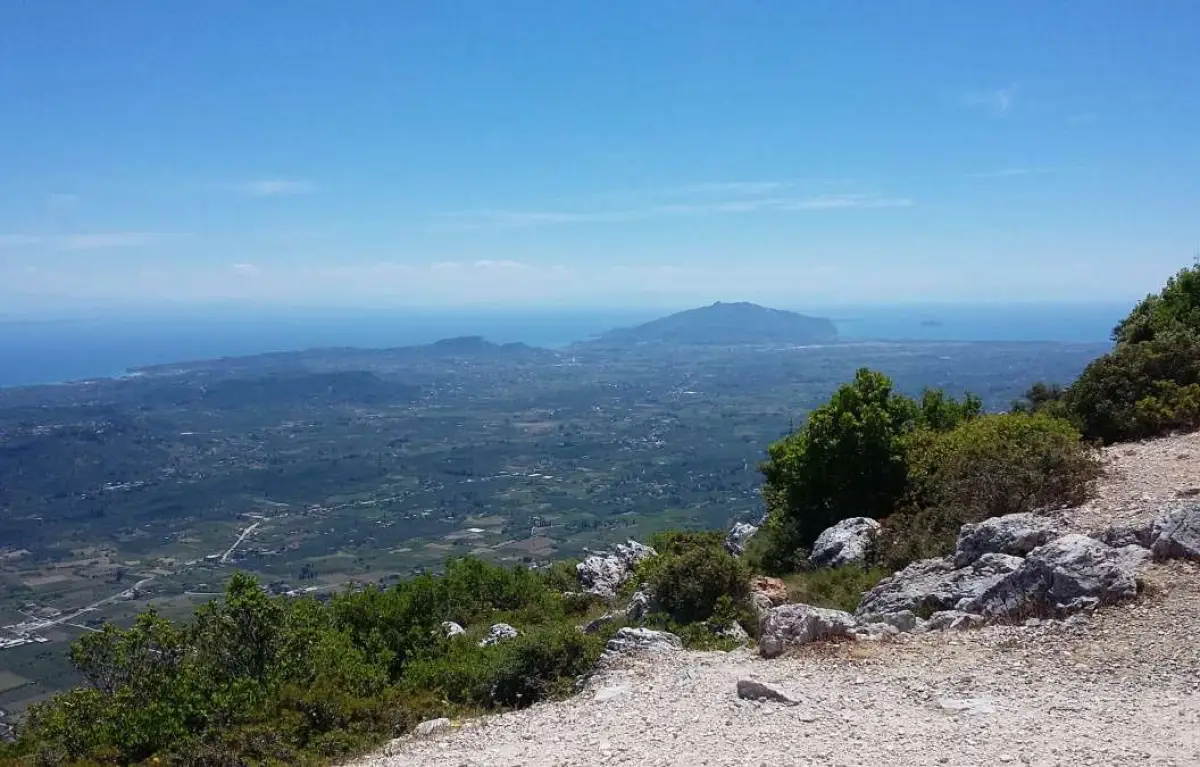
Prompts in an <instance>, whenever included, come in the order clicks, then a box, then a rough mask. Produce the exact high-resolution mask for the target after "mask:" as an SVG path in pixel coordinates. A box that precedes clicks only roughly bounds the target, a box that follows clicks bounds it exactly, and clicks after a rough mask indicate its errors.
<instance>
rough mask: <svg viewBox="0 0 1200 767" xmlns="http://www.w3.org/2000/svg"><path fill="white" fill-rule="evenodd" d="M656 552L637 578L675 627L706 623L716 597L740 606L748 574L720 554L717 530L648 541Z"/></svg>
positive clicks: (668, 534) (664, 535) (673, 534)
mask: <svg viewBox="0 0 1200 767" xmlns="http://www.w3.org/2000/svg"><path fill="white" fill-rule="evenodd" d="M651 544H652V545H653V546H654V549H655V551H657V552H658V554H657V555H656V556H654V557H650V558H649V559H647V560H644V561H643V563H642V564H641V565H640V566H639V571H638V578H637V579H635V580H644V581H646V582H647V583H649V584H650V588H651V590H652V591H653V593H654V598H655V599H656V600H658V603H659V605H661V606H662V608H663V610H664V611H665V612H666V613H667V614H668V615H670V616H671V618H672V619H673V620H675V621H676V622H678V623H685V624H686V623H694V622H698V621H704V620H708V618H710V617H711V616H712V615H713V612H714V610H715V609H716V607H717V605H718V603H719V601H720V600H721V599H722V597H727V598H729V599H730V600H732V602H733V603H734V604H735V605H736V604H741V603H744V602H745V600H746V597H747V596H748V595H749V593H750V572H749V570H748V569H747V568H746V566H745V564H743V563H742V562H741V561H740V560H739V559H737V558H736V557H734V556H732V555H730V553H729V552H728V551H726V550H725V546H724V536H723V535H722V534H721V533H720V532H719V531H707V532H700V533H693V532H682V531H670V532H665V533H659V534H657V535H655V536H654V537H652V538H651Z"/></svg>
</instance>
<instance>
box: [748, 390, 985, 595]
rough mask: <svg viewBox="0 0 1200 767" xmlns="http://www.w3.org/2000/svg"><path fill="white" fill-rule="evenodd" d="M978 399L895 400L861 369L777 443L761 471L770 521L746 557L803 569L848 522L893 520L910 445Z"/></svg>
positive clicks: (951, 422)
mask: <svg viewBox="0 0 1200 767" xmlns="http://www.w3.org/2000/svg"><path fill="white" fill-rule="evenodd" d="M981 409H982V403H981V401H980V400H979V398H978V397H973V396H970V395H968V396H967V397H965V398H964V399H963V400H962V401H961V402H960V401H957V400H955V399H954V398H952V397H948V396H946V395H945V394H944V393H943V392H941V391H938V390H926V391H925V392H924V393H923V394H922V396H921V400H920V402H916V401H914V400H913V399H911V398H909V397H905V396H903V395H901V394H897V393H896V392H895V391H894V390H893V387H892V382H891V380H890V379H889V378H888V377H887V376H885V375H883V374H882V373H878V372H874V371H871V370H867V369H862V370H859V371H858V373H857V374H856V375H855V378H854V381H853V382H852V383H849V384H845V385H843V386H841V387H840V388H838V390H837V391H836V392H834V394H833V396H832V397H831V398H830V400H829V402H827V403H826V404H824V405H821V406H820V407H818V408H816V409H815V410H813V411H812V413H811V414H809V417H808V421H807V422H806V423H805V424H804V426H802V427H801V428H800V429H799V430H798V431H796V432H795V433H794V434H792V435H790V436H788V437H785V438H784V439H782V440H780V441H778V442H775V443H774V444H772V445H771V446H770V448H769V449H768V458H767V460H766V461H765V462H764V463H763V464H762V466H761V470H762V473H763V476H764V478H765V481H764V483H763V499H764V501H765V503H766V507H767V521H766V524H765V525H764V530H762V531H761V532H760V533H759V535H758V536H756V538H755V540H754V541H753V542H752V545H751V556H752V558H753V559H754V560H756V563H757V564H758V565H760V566H761V567H762V568H763V569H766V570H768V571H776V572H783V571H789V570H795V569H800V568H801V567H802V566H803V561H802V560H803V558H804V556H805V554H806V549H807V548H808V547H809V546H811V545H812V542H813V541H814V540H816V537H817V536H818V535H820V534H821V532H822V531H823V530H824V529H825V528H827V527H829V526H830V525H833V524H836V523H837V522H839V521H840V520H843V519H846V518H848V517H859V516H862V517H873V518H880V517H885V516H887V515H888V514H890V513H891V512H892V511H893V510H894V509H895V507H896V504H897V503H898V502H899V501H900V500H901V499H902V498H903V497H904V495H905V494H906V493H907V491H908V485H909V477H908V473H909V469H908V452H909V442H910V440H912V439H913V438H914V435H916V434H918V433H920V432H923V431H929V432H934V431H938V430H945V429H951V428H953V427H954V426H955V425H957V424H959V423H961V422H963V421H965V420H970V419H972V418H974V417H975V416H977V415H978V414H979V412H980V410H981Z"/></svg>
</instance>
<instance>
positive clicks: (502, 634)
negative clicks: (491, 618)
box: [479, 623, 521, 647]
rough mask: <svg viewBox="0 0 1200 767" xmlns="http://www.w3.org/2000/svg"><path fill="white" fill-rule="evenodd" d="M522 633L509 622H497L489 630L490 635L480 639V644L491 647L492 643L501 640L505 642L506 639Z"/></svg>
mask: <svg viewBox="0 0 1200 767" xmlns="http://www.w3.org/2000/svg"><path fill="white" fill-rule="evenodd" d="M520 635H521V632H519V631H517V630H516V629H515V628H513V627H512V626H510V625H508V624H507V623H496V624H494V625H493V626H492V628H491V629H490V630H489V631H488V635H487V636H485V637H484V638H483V639H481V640H479V646H480V647H489V646H491V645H494V644H498V643H499V642H503V641H505V640H506V639H513V638H515V637H518V636H520Z"/></svg>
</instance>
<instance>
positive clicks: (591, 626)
mask: <svg viewBox="0 0 1200 767" xmlns="http://www.w3.org/2000/svg"><path fill="white" fill-rule="evenodd" d="M616 619H617V616H615V615H613V614H612V613H604V615H601V616H599V617H598V618H593V619H592V620H590V621H588V622H587V623H585V624H583V625H582V626H577V627H576V628H578V629H579V632H580V633H581V634H598V633H600V629H602V628H604V627H605V626H607V625H608V624H610V623H612V622H613V621H615V620H616Z"/></svg>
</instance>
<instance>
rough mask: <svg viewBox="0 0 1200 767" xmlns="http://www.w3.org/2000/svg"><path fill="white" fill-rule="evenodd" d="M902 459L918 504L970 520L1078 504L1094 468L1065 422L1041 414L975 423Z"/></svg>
mask: <svg viewBox="0 0 1200 767" xmlns="http://www.w3.org/2000/svg"><path fill="white" fill-rule="evenodd" d="M910 460H911V467H912V483H913V487H912V493H913V496H914V497H915V498H916V499H918V501H919V502H920V505H921V506H922V507H930V506H933V507H946V508H961V509H965V510H967V512H968V513H969V514H970V515H972V516H974V517H976V518H978V519H984V518H986V517H998V516H1002V515H1004V514H1016V513H1019V512H1027V511H1036V510H1038V509H1044V508H1062V507H1066V506H1076V505H1079V504H1081V503H1083V502H1084V501H1086V500H1087V499H1088V498H1089V497H1090V495H1091V490H1092V483H1093V482H1094V481H1095V480H1096V478H1097V477H1099V476H1100V470H1101V469H1100V463H1099V461H1098V460H1097V457H1096V455H1095V454H1094V451H1092V450H1091V449H1090V448H1088V447H1087V446H1086V445H1084V444H1083V443H1082V442H1081V441H1080V436H1079V432H1078V431H1076V430H1075V428H1074V427H1073V426H1071V424H1069V423H1067V422H1066V421H1063V420H1061V419H1058V418H1052V417H1050V416H1048V415H1045V414H1042V413H1037V414H1034V415H1024V414H1019V413H1010V414H1002V415H986V416H982V417H980V418H976V419H974V420H972V421H968V422H966V423H964V424H962V425H960V426H959V427H958V428H956V429H953V430H952V431H948V432H945V433H942V434H939V435H937V436H936V437H935V438H934V439H932V440H930V441H928V442H926V443H924V444H923V445H922V449H920V450H915V451H914V452H913V455H912V456H911V459H910Z"/></svg>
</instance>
